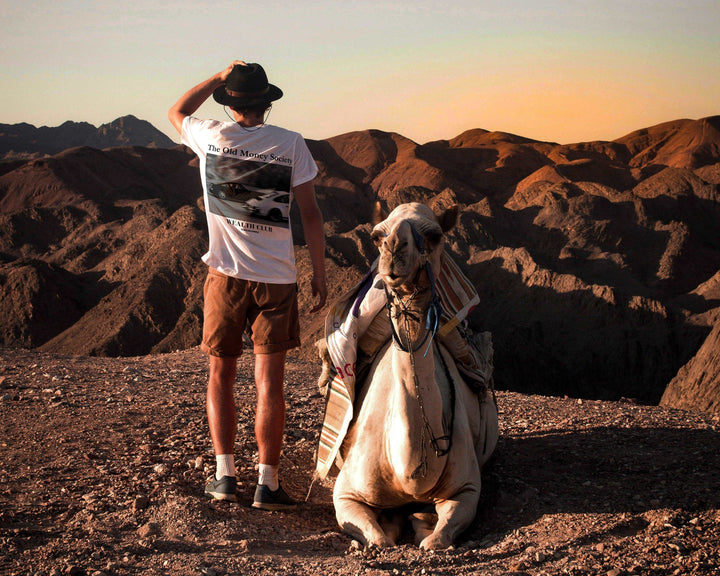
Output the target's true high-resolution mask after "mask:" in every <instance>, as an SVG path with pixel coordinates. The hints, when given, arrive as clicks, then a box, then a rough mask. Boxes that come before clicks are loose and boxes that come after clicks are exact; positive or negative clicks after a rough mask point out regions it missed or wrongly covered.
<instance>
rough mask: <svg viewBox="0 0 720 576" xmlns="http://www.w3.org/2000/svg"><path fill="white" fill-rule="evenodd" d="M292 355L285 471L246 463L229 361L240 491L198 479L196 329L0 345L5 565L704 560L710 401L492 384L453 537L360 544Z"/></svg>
mask: <svg viewBox="0 0 720 576" xmlns="http://www.w3.org/2000/svg"><path fill="white" fill-rule="evenodd" d="M318 373H319V366H318V365H317V364H316V363H309V362H306V361H302V360H293V359H291V360H290V361H289V362H288V369H287V373H286V383H287V386H286V388H287V403H288V421H287V428H286V435H285V444H284V445H285V449H284V452H283V455H282V457H281V461H280V470H281V472H280V473H281V475H282V482H283V485H284V486H285V487H286V489H287V490H288V492H289V493H290V494H292V495H293V496H295V497H296V498H299V499H301V500H302V504H301V505H300V506H299V507H298V509H297V510H294V511H290V512H272V513H266V512H260V511H258V510H255V509H253V508H251V507H250V503H251V502H252V495H253V492H254V490H255V482H256V480H257V471H256V463H257V457H256V456H255V452H256V448H255V440H254V437H253V417H254V410H253V407H254V405H255V400H256V398H255V389H254V387H253V386H251V385H246V383H247V382H249V381H251V380H252V378H253V359H252V357H251V356H250V355H246V356H244V357H243V358H241V360H240V362H239V370H238V379H239V381H240V382H241V385H239V386H238V387H237V390H236V392H237V400H238V406H240V407H241V408H240V410H239V411H238V438H237V442H236V451H235V457H236V462H237V473H238V496H239V502H238V503H237V504H234V503H228V502H217V501H210V500H208V499H206V498H203V497H202V490H203V486H204V484H205V479H206V478H207V477H208V476H209V475H210V474H212V472H213V470H214V466H215V463H214V458H213V454H212V450H211V445H210V439H209V438H208V432H207V422H206V420H205V383H206V379H207V359H206V358H205V356H204V354H202V352H200V350H199V349H198V348H193V349H189V350H184V351H181V352H176V353H171V354H157V355H148V356H142V357H131V358H97V357H87V356H75V357H67V356H64V355H57V354H48V353H42V352H37V351H25V350H10V349H0V412H1V413H2V418H0V438H1V439H2V440H1V441H0V550H2V553H0V574H3V575H4V576H27V575H28V574H31V575H35V576H63V575H71V574H72V575H76V576H158V575H167V576H170V575H172V576H202V575H205V576H240V575H243V576H244V575H248V576H250V575H252V576H254V575H259V576H275V575H277V574H287V575H288V576H297V575H303V576H306V575H307V576H327V575H333V576H334V575H339V576H356V575H357V574H363V575H367V576H388V575H394V574H406V575H412V576H421V575H423V574H433V575H444V576H476V575H478V574H483V575H485V574H487V575H492V576H510V575H513V576H550V575H553V576H554V575H559V574H568V575H570V576H631V575H634V576H660V575H663V576H665V575H673V574H677V575H683V576H684V575H694V576H716V575H717V574H718V573H719V571H720V550H719V549H718V546H717V543H718V541H719V540H720V491H718V489H717V482H718V480H717V479H718V475H719V474H720V460H718V458H717V454H718V451H719V450H720V434H718V431H719V430H720V428H719V426H720V414H714V415H711V414H705V413H701V412H695V413H690V412H685V411H682V410H671V409H667V408H663V407H657V406H638V405H637V404H634V403H632V402H602V401H598V400H577V399H570V398H554V397H547V396H538V395H525V394H518V393H514V392H499V393H498V406H499V411H500V431H501V437H500V441H499V444H498V448H497V450H496V452H495V455H494V456H493V458H492V459H491V460H490V462H489V464H488V465H486V466H485V468H484V469H483V491H482V495H481V498H480V504H479V507H478V511H477V516H476V519H475V521H474V523H473V524H472V525H471V527H470V528H469V529H468V530H467V531H466V532H465V533H464V534H463V535H461V536H460V538H458V541H457V542H456V545H455V547H453V548H451V549H449V550H447V551H437V552H423V551H422V550H420V549H418V548H417V547H416V546H414V545H413V543H412V536H411V534H412V533H411V531H410V530H409V529H408V530H407V532H406V533H405V534H404V536H403V537H402V538H401V540H400V542H399V544H400V545H399V546H397V547H394V548H387V549H373V548H363V547H362V546H360V545H358V543H357V542H354V541H353V540H352V539H351V538H350V537H348V536H347V535H345V534H343V533H342V532H341V530H340V528H339V526H338V525H337V522H336V520H335V513H334V508H333V503H332V490H333V479H332V478H330V479H327V480H325V481H322V482H315V483H313V482H312V473H313V469H314V452H315V448H316V446H317V437H318V432H319V425H320V420H321V418H322V414H323V406H324V402H323V398H322V397H321V396H320V394H319V393H318V390H317V386H316V384H315V378H316V377H317V375H318Z"/></svg>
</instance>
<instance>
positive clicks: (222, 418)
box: [207, 356, 237, 454]
mask: <svg viewBox="0 0 720 576" xmlns="http://www.w3.org/2000/svg"><path fill="white" fill-rule="evenodd" d="M236 375H237V358H235V357H219V356H210V379H209V381H208V389H207V417H208V425H209V427H210V437H211V438H212V443H213V449H214V450H215V454H233V452H234V450H235V433H236V428H237V413H236V409H235V397H234V394H233V389H234V387H235V376H236Z"/></svg>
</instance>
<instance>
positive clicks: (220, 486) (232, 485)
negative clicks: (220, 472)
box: [205, 476, 237, 502]
mask: <svg viewBox="0 0 720 576" xmlns="http://www.w3.org/2000/svg"><path fill="white" fill-rule="evenodd" d="M236 489H237V479H236V478H235V476H223V477H222V478H220V480H218V479H217V478H215V476H211V477H210V478H208V483H207V485H206V486H205V496H208V497H209V498H215V500H229V501H230V502H237V496H236V495H235V490H236Z"/></svg>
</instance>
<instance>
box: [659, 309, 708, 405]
mask: <svg viewBox="0 0 720 576" xmlns="http://www.w3.org/2000/svg"><path fill="white" fill-rule="evenodd" d="M660 405H661V406H667V407H669V408H682V409H684V410H703V411H706V412H714V413H720V322H717V323H716V324H715V326H714V328H713V329H712V331H711V332H710V334H709V335H708V337H707V338H706V339H705V342H704V343H703V345H702V346H701V347H700V349H699V350H698V352H697V354H695V356H694V357H693V358H692V359H691V360H690V361H689V362H688V363H687V364H685V365H684V366H683V367H682V368H680V370H679V371H678V373H677V375H676V376H675V378H673V379H672V381H671V382H670V384H668V386H667V388H666V389H665V393H664V394H663V396H662V399H661V400H660Z"/></svg>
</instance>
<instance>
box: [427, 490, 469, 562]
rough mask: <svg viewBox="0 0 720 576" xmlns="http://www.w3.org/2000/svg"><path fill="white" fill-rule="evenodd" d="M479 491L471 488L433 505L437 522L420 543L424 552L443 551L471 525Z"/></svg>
mask: <svg viewBox="0 0 720 576" xmlns="http://www.w3.org/2000/svg"><path fill="white" fill-rule="evenodd" d="M479 500H480V489H479V486H478V487H474V486H473V487H471V488H468V489H466V490H464V491H463V492H460V493H458V494H456V495H455V496H454V497H453V498H452V499H451V500H441V501H439V502H437V503H436V504H435V510H436V511H437V515H438V521H437V524H436V525H435V530H434V531H433V533H432V534H430V535H429V536H427V537H426V538H424V539H423V541H422V542H420V548H423V549H424V550H444V549H445V548H449V547H450V546H452V545H453V543H454V542H455V539H456V538H457V537H458V536H459V535H460V534H461V533H462V531H463V530H465V529H466V528H467V527H468V526H470V524H471V523H472V521H473V519H474V518H475V514H476V513H477V505H478V501H479Z"/></svg>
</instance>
